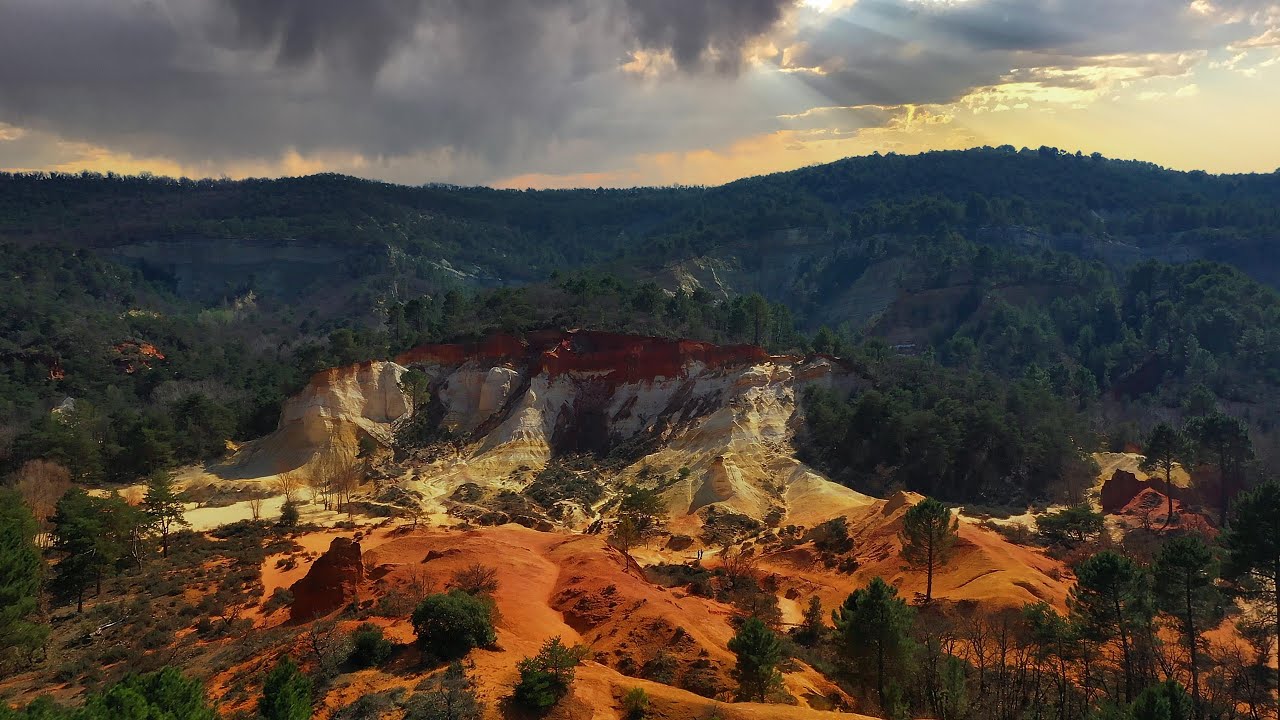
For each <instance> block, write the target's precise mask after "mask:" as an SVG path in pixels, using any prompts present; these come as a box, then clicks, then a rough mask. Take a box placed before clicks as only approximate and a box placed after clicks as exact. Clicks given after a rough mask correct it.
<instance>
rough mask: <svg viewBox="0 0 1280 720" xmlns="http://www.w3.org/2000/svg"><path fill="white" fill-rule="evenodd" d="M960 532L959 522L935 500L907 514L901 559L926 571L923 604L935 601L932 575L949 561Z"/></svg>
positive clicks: (926, 499) (925, 502) (921, 504)
mask: <svg viewBox="0 0 1280 720" xmlns="http://www.w3.org/2000/svg"><path fill="white" fill-rule="evenodd" d="M959 529H960V520H959V519H958V518H954V517H952V515H951V511H950V510H948V509H947V508H946V506H944V505H943V504H942V503H940V502H938V501H937V500H934V499H933V498H925V499H924V500H922V501H920V502H919V503H917V504H916V505H915V506H914V507H912V508H911V509H909V510H907V513H906V515H905V516H904V517H903V519H902V556H903V557H904V558H906V559H907V562H909V563H911V564H912V565H915V566H916V567H923V568H924V570H925V577H926V578H927V580H926V585H925V591H924V601H925V603H929V602H932V601H933V573H934V571H935V570H936V569H937V568H938V567H939V566H941V565H942V564H943V563H945V562H946V561H947V557H948V556H950V554H951V547H952V546H953V545H954V544H955V541H956V534H957V532H958V531H959Z"/></svg>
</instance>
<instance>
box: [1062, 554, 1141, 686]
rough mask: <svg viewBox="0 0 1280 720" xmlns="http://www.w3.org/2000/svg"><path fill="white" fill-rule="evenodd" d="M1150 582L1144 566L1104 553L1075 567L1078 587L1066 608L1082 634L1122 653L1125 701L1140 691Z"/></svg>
mask: <svg viewBox="0 0 1280 720" xmlns="http://www.w3.org/2000/svg"><path fill="white" fill-rule="evenodd" d="M1148 585H1149V579H1148V577H1147V573H1146V571H1145V570H1144V569H1143V568H1142V566H1140V565H1138V564H1137V563H1136V562H1134V561H1133V560H1131V559H1130V558H1127V557H1125V556H1123V555H1121V554H1119V553H1117V552H1114V551H1112V550H1104V551H1102V552H1100V553H1098V554H1097V555H1093V556H1092V557H1089V558H1088V559H1086V560H1085V561H1084V562H1082V563H1080V564H1079V565H1077V566H1076V586H1075V587H1074V588H1072V589H1071V594H1070V596H1069V597H1068V598H1067V605H1068V607H1070V609H1071V613H1072V615H1073V616H1075V618H1076V619H1077V620H1078V621H1079V622H1080V625H1081V627H1082V629H1083V631H1084V632H1085V633H1086V634H1087V635H1089V636H1091V637H1092V639H1093V640H1095V641H1098V642H1114V643H1116V645H1117V646H1118V647H1117V649H1118V650H1119V651H1120V658H1121V663H1122V668H1121V670H1122V673H1123V677H1124V701H1125V702H1126V703H1128V702H1132V701H1133V698H1134V695H1135V694H1136V692H1137V691H1138V689H1139V688H1138V684H1139V678H1138V677H1137V663H1136V657H1135V654H1136V653H1135V649H1134V646H1135V640H1136V638H1137V636H1138V634H1139V633H1140V632H1144V631H1145V630H1146V629H1147V628H1148V627H1150V623H1151V616H1152V611H1151V598H1150V589H1149V587H1148Z"/></svg>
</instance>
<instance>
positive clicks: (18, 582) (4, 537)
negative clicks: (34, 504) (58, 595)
mask: <svg viewBox="0 0 1280 720" xmlns="http://www.w3.org/2000/svg"><path fill="white" fill-rule="evenodd" d="M36 530H37V528H36V521H35V518H34V517H32V516H31V513H30V512H29V511H28V510H27V508H26V506H24V505H23V504H22V499H21V497H20V496H19V495H18V493H17V492H14V491H12V490H6V489H0V668H3V667H6V666H8V665H11V664H17V663H21V662H23V661H26V660H28V659H29V658H30V657H31V656H32V655H33V654H34V653H35V651H36V650H38V649H39V648H41V647H43V645H44V641H45V638H46V637H47V636H48V634H49V631H48V628H46V627H45V626H44V625H42V624H40V623H38V622H35V621H33V618H34V616H35V615H36V612H37V610H38V609H39V599H40V580H41V577H42V575H43V564H42V563H41V560H40V551H39V550H38V549H37V548H36V543H35V537H36Z"/></svg>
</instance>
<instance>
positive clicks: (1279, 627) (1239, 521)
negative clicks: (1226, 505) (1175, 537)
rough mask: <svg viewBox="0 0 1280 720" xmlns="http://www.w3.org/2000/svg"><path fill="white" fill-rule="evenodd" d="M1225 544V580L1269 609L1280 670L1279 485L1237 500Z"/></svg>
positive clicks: (1260, 488) (1270, 484) (1263, 487)
mask: <svg viewBox="0 0 1280 720" xmlns="http://www.w3.org/2000/svg"><path fill="white" fill-rule="evenodd" d="M1222 543H1223V545H1224V546H1225V547H1226V548H1227V563H1226V568H1225V570H1226V573H1225V574H1226V576H1227V577H1228V578H1230V579H1232V580H1234V581H1235V582H1236V584H1237V585H1238V586H1239V588H1240V589H1241V590H1242V591H1243V592H1244V594H1245V595H1246V596H1248V597H1250V598H1252V599H1254V600H1255V601H1258V602H1260V603H1264V604H1266V605H1267V606H1269V608H1270V615H1271V617H1272V619H1273V621H1274V622H1275V627H1274V637H1273V638H1272V640H1273V643H1274V644H1273V647H1274V648H1275V652H1276V655H1277V663H1278V665H1277V666H1278V667H1280V484H1277V483H1276V482H1275V481H1268V482H1266V483H1263V484H1262V485H1259V486H1258V487H1256V488H1254V489H1253V490H1251V491H1249V492H1247V493H1245V494H1244V495H1242V496H1241V497H1240V498H1239V500H1237V502H1236V508H1235V513H1234V519H1233V520H1232V522H1231V527H1230V528H1228V529H1227V531H1226V533H1224V535H1223V538H1222ZM1278 672H1280V671H1278ZM1277 680H1278V681H1280V677H1278V678H1277Z"/></svg>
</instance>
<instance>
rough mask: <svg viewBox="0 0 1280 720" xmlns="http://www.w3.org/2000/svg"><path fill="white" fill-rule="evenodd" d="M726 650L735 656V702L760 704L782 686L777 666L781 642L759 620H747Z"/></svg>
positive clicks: (779, 658) (780, 657)
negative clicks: (736, 689) (736, 695)
mask: <svg viewBox="0 0 1280 720" xmlns="http://www.w3.org/2000/svg"><path fill="white" fill-rule="evenodd" d="M729 650H730V651H732V652H733V654H734V655H736V656H737V657H738V662H737V665H736V666H735V668H734V676H735V677H736V678H737V680H738V699H739V700H741V701H745V702H764V700H765V699H766V698H767V697H768V696H769V693H770V692H772V691H773V690H774V689H776V688H777V687H778V686H779V685H780V684H781V683H782V675H781V674H780V673H779V672H778V663H780V662H782V643H781V642H779V641H778V637H777V636H776V635H774V634H773V631H772V630H770V629H769V628H768V627H765V624H764V623H763V622H761V621H760V619H759V618H754V617H753V618H747V619H746V621H745V622H743V623H742V627H740V628H738V632H737V634H736V635H734V636H733V638H732V639H730V640H729Z"/></svg>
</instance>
